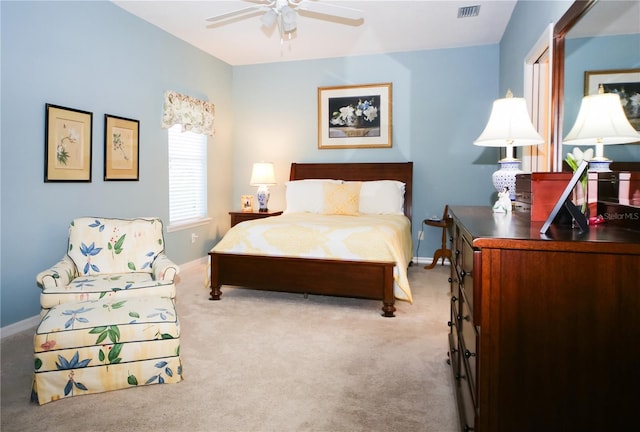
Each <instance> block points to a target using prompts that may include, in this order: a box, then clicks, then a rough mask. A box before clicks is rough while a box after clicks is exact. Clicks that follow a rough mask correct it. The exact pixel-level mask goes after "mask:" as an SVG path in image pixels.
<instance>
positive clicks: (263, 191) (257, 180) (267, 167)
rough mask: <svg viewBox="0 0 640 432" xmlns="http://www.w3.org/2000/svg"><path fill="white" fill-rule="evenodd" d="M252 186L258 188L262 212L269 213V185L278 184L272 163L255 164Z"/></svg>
mask: <svg viewBox="0 0 640 432" xmlns="http://www.w3.org/2000/svg"><path fill="white" fill-rule="evenodd" d="M249 183H250V184H251V186H258V192H257V197H258V204H259V210H258V211H260V212H267V211H269V209H268V208H267V203H268V202H269V195H270V193H269V185H274V184H276V176H275V174H274V171H273V164H272V163H271V162H257V163H254V164H253V170H252V171H251V181H250V182H249Z"/></svg>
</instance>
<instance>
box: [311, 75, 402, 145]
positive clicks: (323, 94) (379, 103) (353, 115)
mask: <svg viewBox="0 0 640 432" xmlns="http://www.w3.org/2000/svg"><path fill="white" fill-rule="evenodd" d="M391 101H392V97H391V83H382V84H364V85H356V86H339V87H319V88H318V148H320V149H345V148H376V147H391V126H392V122H391Z"/></svg>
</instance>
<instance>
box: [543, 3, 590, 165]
mask: <svg viewBox="0 0 640 432" xmlns="http://www.w3.org/2000/svg"><path fill="white" fill-rule="evenodd" d="M597 2H598V0H576V1H575V2H573V4H572V5H571V6H570V7H569V9H567V11H566V12H565V14H564V15H563V16H562V17H561V18H560V19H559V20H558V22H557V23H556V25H555V27H554V30H553V53H552V58H553V65H552V72H551V73H552V78H551V79H552V84H551V125H550V128H551V143H550V145H551V150H552V153H553V155H554V158H553V159H554V160H553V164H552V165H553V166H552V170H553V171H562V162H563V153H562V119H563V116H564V56H565V36H566V34H567V33H568V32H569V30H571V29H572V28H573V27H574V26H575V25H576V23H577V22H578V21H579V20H580V18H582V17H583V16H584V14H586V13H587V12H588V11H589V10H590V9H591V8H592V7H593V6H594V5H595V4H596V3H597Z"/></svg>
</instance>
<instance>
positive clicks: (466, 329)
mask: <svg viewBox="0 0 640 432" xmlns="http://www.w3.org/2000/svg"><path fill="white" fill-rule="evenodd" d="M461 306H462V309H461V310H462V313H461V316H460V320H459V326H460V358H461V361H462V363H463V364H464V365H465V366H466V369H467V375H468V380H469V386H470V387H471V393H472V396H473V400H474V402H475V401H477V395H478V392H477V384H476V383H477V367H476V366H477V365H476V359H477V358H478V356H477V346H478V333H477V331H476V327H475V326H474V325H473V316H472V315H471V311H470V310H469V307H468V305H467V303H466V298H465V296H463V297H462V305H461Z"/></svg>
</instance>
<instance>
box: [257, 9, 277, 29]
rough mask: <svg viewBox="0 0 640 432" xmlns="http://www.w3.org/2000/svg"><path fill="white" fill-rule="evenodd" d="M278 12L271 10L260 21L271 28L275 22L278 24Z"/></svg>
mask: <svg viewBox="0 0 640 432" xmlns="http://www.w3.org/2000/svg"><path fill="white" fill-rule="evenodd" d="M276 17H277V15H276V12H275V11H274V10H273V9H269V11H268V12H267V13H265V14H263V15H262V17H261V18H260V21H262V24H263V25H264V26H265V27H271V26H272V25H273V23H274V22H276Z"/></svg>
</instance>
